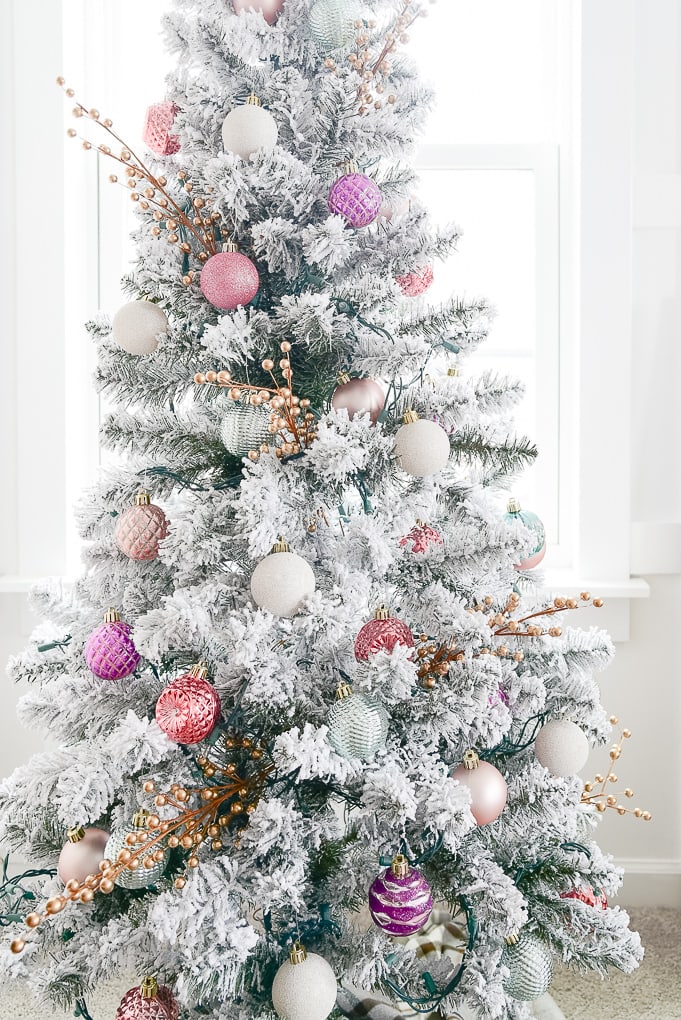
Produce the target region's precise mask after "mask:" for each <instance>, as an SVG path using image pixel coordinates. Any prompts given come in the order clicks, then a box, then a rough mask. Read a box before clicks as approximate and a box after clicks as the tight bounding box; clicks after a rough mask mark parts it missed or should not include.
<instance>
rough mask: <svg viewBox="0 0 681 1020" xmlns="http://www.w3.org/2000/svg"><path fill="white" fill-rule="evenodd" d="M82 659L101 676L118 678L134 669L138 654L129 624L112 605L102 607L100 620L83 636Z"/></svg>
mask: <svg viewBox="0 0 681 1020" xmlns="http://www.w3.org/2000/svg"><path fill="white" fill-rule="evenodd" d="M85 661H86V662H87V664H88V666H89V668H90V669H91V670H92V672H93V673H94V674H95V676H98V677H100V678H101V679H102V680H122V679H123V677H126V676H130V674H131V673H134V672H135V670H136V669H137V666H138V665H139V661H140V656H139V653H138V651H137V649H136V648H135V646H134V644H133V641H132V638H131V637H130V625H129V624H127V623H123V621H122V620H121V618H120V616H119V615H118V613H117V612H116V610H115V609H108V610H107V611H106V614H105V616H104V623H103V624H102V625H101V626H99V627H97V629H96V630H93V632H92V634H90V637H89V638H88V639H87V641H86V643H85Z"/></svg>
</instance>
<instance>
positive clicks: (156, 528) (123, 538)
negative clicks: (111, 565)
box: [114, 492, 168, 560]
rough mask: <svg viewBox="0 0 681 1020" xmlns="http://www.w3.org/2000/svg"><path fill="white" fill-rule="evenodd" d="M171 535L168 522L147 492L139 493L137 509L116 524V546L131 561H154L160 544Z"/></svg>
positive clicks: (120, 518) (131, 510) (124, 514)
mask: <svg viewBox="0 0 681 1020" xmlns="http://www.w3.org/2000/svg"><path fill="white" fill-rule="evenodd" d="M167 534H168V521H167V520H166V515H165V514H164V513H163V511H162V510H161V508H160V506H155V505H154V503H152V502H151V499H150V496H149V493H148V492H138V493H137V495H136V496H135V505H134V506H130V507H128V509H127V510H124V511H123V513H122V514H121V515H120V517H119V518H118V520H117V522H116V528H115V531H114V538H115V539H116V545H117V546H118V548H119V549H120V550H121V552H122V553H125V555H126V556H129V557H130V559H131V560H155V559H156V557H157V556H158V543H159V542H160V541H161V539H162V538H165V537H166V535H167Z"/></svg>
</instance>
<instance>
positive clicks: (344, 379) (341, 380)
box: [338, 372, 350, 386]
mask: <svg viewBox="0 0 681 1020" xmlns="http://www.w3.org/2000/svg"><path fill="white" fill-rule="evenodd" d="M349 382H350V376H349V375H348V373H347V372H339V373H338V385H339V386H345V384H346V383H349Z"/></svg>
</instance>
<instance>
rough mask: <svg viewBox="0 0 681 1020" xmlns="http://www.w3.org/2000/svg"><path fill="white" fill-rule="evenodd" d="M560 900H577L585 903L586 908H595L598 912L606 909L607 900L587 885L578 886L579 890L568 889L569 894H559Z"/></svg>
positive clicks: (603, 894) (601, 893)
mask: <svg viewBox="0 0 681 1020" xmlns="http://www.w3.org/2000/svg"><path fill="white" fill-rule="evenodd" d="M560 898H561V900H579V901H580V903H586V905H587V907H597V908H598V909H599V910H607V909H608V900H607V897H606V895H605V893H603V892H598V893H597V892H596V891H595V890H594V889H592V888H591V887H590V886H588V885H583V886H580V888H579V889H570V891H569V892H562V893H561V894H560Z"/></svg>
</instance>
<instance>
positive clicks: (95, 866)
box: [57, 826, 109, 885]
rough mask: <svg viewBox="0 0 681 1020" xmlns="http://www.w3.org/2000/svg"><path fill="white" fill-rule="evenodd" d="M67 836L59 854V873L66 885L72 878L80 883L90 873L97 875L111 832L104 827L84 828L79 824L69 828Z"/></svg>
mask: <svg viewBox="0 0 681 1020" xmlns="http://www.w3.org/2000/svg"><path fill="white" fill-rule="evenodd" d="M67 836H68V839H67V841H66V843H64V846H63V847H62V850H61V853H60V854H59V860H58V862H57V874H58V875H59V877H60V879H61V880H62V882H63V883H64V885H66V883H67V882H69V881H71V879H75V881H76V882H78V883H79V884H80V883H81V882H84V881H85V879H86V878H87V876H88V875H96V874H97V872H98V871H99V862H100V861H101V860H103V858H104V856H105V854H104V847H105V846H106V844H107V842H108V839H109V833H108V832H105V831H104V829H84V828H83V827H82V826H78V828H77V829H69V831H68V833H67Z"/></svg>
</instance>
